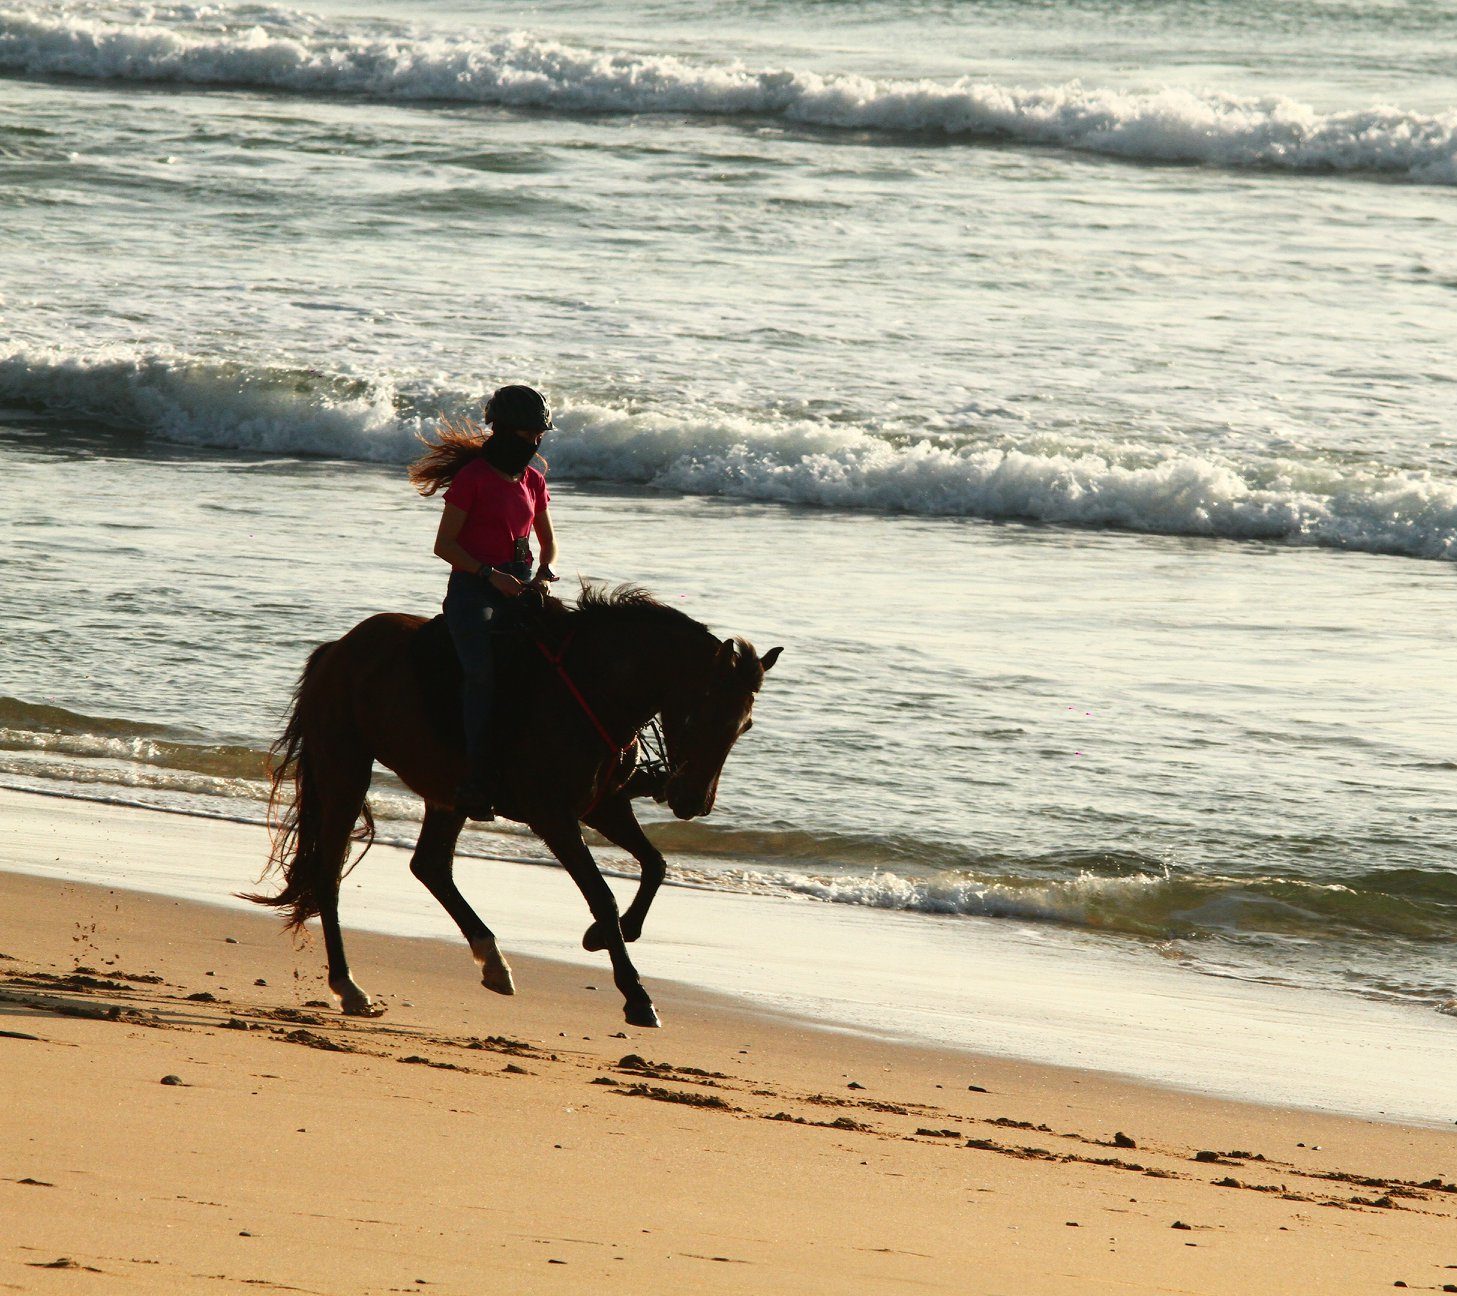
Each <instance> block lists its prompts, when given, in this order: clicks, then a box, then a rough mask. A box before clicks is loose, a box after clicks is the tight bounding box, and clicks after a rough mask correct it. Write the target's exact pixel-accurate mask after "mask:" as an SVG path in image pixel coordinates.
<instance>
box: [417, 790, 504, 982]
mask: <svg viewBox="0 0 1457 1296" xmlns="http://www.w3.org/2000/svg"><path fill="white" fill-rule="evenodd" d="M464 823H465V818H464V816H463V815H461V814H459V813H457V812H456V811H455V810H444V809H441V808H440V807H439V806H427V807H426V810H425V822H424V823H423V824H422V825H421V827H420V839H419V841H417V842H416V843H415V853H414V855H412V856H411V857H410V872H411V873H413V874H414V875H415V876H416V877H417V878H419V879H420V881H421V882H423V883H424V884H425V888H426V890H428V891H429V892H430V894H431V895H433V896H434V897H435V898H436V899H437V900H438V901H440V904H441V907H442V908H443V909H444V910H445V912H446V913H448V914H449V915H450V916H451V917H452V918H454V919H455V925H456V926H457V927H459V928H460V934H461V935H462V936H464V937H465V938H466V940H468V941H469V942H470V950H471V953H472V954H473V955H474V956H475V960H476V966H477V967H478V968H480V970H481V984H482V985H483V986H485V987H486V989H487V990H494V991H495V992H496V993H497V994H503V995H510V994H515V993H516V983H515V982H514V981H513V980H512V979H511V967H510V965H509V964H508V963H507V962H506V960H505V958H503V957H502V955H501V951H500V950H499V949H498V948H497V947H496V937H495V936H494V935H493V934H492V932H491V929H490V928H489V927H487V926H486V924H485V923H483V922H482V921H481V920H480V918H479V917H478V916H477V915H476V911H475V910H474V909H472V908H471V907H470V905H469V903H467V901H466V898H465V897H464V896H463V895H461V893H460V891H459V889H458V888H457V887H456V885H455V870H454V865H455V843H456V839H457V838H458V837H459V836H460V830H461V827H462V825H463V824H464Z"/></svg>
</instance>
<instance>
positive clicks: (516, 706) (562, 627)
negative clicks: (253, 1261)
mask: <svg viewBox="0 0 1457 1296" xmlns="http://www.w3.org/2000/svg"><path fill="white" fill-rule="evenodd" d="M521 597H522V598H523V599H530V600H531V601H530V603H524V604H523V605H522V608H521V611H522V613H523V615H522V617H521V618H520V620H519V621H518V622H517V624H516V625H514V626H512V627H511V628H510V629H509V630H503V631H502V632H501V633H500V634H499V635H498V636H497V638H496V652H495V664H496V727H497V730H498V732H500V733H502V734H507V733H510V732H512V731H513V730H514V729H515V728H516V725H517V722H518V720H519V713H520V707H521V703H522V701H523V700H524V699H525V698H528V697H530V696H532V694H533V693H535V691H536V690H537V689H538V688H539V687H540V686H541V677H542V676H543V675H544V673H545V669H546V663H545V659H544V658H543V656H542V654H541V651H540V649H539V648H538V647H537V645H538V643H540V644H545V645H546V647H547V648H549V649H551V650H553V651H555V650H556V649H557V648H559V647H560V645H561V643H562V641H563V639H564V638H565V636H566V627H567V624H568V619H567V618H568V612H567V608H566V605H565V604H564V603H562V602H561V601H560V600H559V599H555V598H553V597H551V595H549V594H546V595H540V596H539V597H538V596H536V595H533V594H523V595H522V596H521ZM409 651H410V662H411V666H412V668H413V670H414V674H415V681H416V683H417V684H418V686H419V688H420V693H421V696H422V697H423V698H424V701H425V710H426V713H427V714H428V715H429V716H430V717H431V720H432V722H433V723H434V724H435V726H436V727H437V731H438V732H439V734H440V736H441V737H442V738H448V739H450V740H451V741H452V742H454V743H455V744H457V745H460V744H463V743H464V742H465V735H464V733H463V731H462V726H461V718H460V675H461V672H460V661H459V659H458V658H457V657H456V655H455V644H454V643H453V642H452V641H451V638H450V627H449V626H447V625H446V624H445V617H444V615H439V616H434V617H431V618H430V620H428V621H427V622H425V624H424V625H422V626H421V627H420V628H419V629H418V630H417V631H416V632H415V633H414V635H413V636H412V637H411V640H410V650H409Z"/></svg>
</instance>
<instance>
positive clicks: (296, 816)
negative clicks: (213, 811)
mask: <svg viewBox="0 0 1457 1296" xmlns="http://www.w3.org/2000/svg"><path fill="white" fill-rule="evenodd" d="M333 647H334V644H332V643H326V644H320V645H319V646H318V647H317V648H315V649H314V651H313V652H312V653H310V654H309V660H308V663H307V664H306V665H305V666H304V670H303V674H302V675H300V676H299V682H298V687H297V688H296V689H294V694H293V706H292V708H291V709H290V711H289V715H288V723H287V724H286V725H285V726H284V730H283V733H282V734H280V735H279V738H278V741H277V742H275V743H274V744H273V746H272V747H271V748H270V749H269V752H268V763H267V766H266V769H267V772H268V778H269V782H270V787H269V791H268V832H269V836H270V838H271V841H272V846H271V849H270V850H269V852H268V863H267V865H266V866H265V867H264V870H263V877H265V878H266V877H267V876H268V875H269V874H271V873H273V872H275V871H277V872H279V873H281V874H282V875H283V882H284V886H283V890H282V891H280V892H279V893H278V894H277V895H271V896H270V895H259V894H256V893H240V896H239V898H240V899H243V900H252V901H253V902H254V903H255V904H261V905H268V906H270V907H271V908H274V909H282V910H284V911H285V915H286V919H285V921H286V925H287V927H288V928H289V930H291V931H297V930H298V929H299V928H301V927H302V926H303V925H304V923H306V922H307V921H308V920H309V919H310V918H313V917H314V916H316V915H317V914H318V912H319V896H320V894H321V892H323V891H324V890H325V889H329V890H333V891H337V890H338V886H339V880H340V878H341V877H342V876H343V875H344V874H345V873H347V872H348V870H349V868H352V867H353V865H352V864H350V865H348V867H346V864H348V849H347V843H345V850H344V851H343V852H340V851H338V850H331V849H329V848H328V847H327V846H326V845H325V843H324V840H323V828H324V795H323V792H322V790H321V788H320V786H319V776H318V770H317V768H316V766H317V753H316V751H315V750H314V745H313V744H312V743H310V742H308V741H307V740H306V739H305V736H304V712H305V710H306V709H307V708H308V707H309V706H310V705H312V704H313V703H314V700H315V692H316V690H317V687H318V673H319V667H320V664H321V663H322V661H323V659H324V656H325V654H327V653H328V651H329V650H330V649H331V648H333ZM350 838H351V839H352V840H353V841H362V842H363V843H364V850H362V851H360V852H359V855H358V856H357V857H356V859H355V860H354V863H355V864H357V863H358V862H359V860H361V859H363V858H364V854H365V851H367V850H369V848H370V847H371V846H372V845H373V844H374V815H373V814H372V813H371V811H370V808H369V802H368V801H364V802H362V804H361V805H360V808H359V812H358V820H357V822H356V824H355V826H354V828H353V831H352V832H351V833H350ZM260 880H261V879H260Z"/></svg>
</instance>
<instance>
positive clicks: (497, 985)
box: [481, 963, 516, 995]
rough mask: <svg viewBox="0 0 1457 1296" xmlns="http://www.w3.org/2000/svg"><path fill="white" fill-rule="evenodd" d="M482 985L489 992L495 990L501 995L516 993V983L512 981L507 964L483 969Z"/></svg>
mask: <svg viewBox="0 0 1457 1296" xmlns="http://www.w3.org/2000/svg"><path fill="white" fill-rule="evenodd" d="M481 984H482V985H483V986H485V987H486V989H487V990H494V991H495V992H496V993H497V994H499V995H513V994H515V993H516V982H515V981H513V980H512V979H511V969H510V968H509V967H507V966H506V964H505V963H500V964H497V965H496V966H494V967H483V968H482V969H481Z"/></svg>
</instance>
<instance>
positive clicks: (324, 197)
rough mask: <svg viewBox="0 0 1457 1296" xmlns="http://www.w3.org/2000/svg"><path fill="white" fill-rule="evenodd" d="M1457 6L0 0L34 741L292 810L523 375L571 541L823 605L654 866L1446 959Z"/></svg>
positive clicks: (1186, 959)
mask: <svg viewBox="0 0 1457 1296" xmlns="http://www.w3.org/2000/svg"><path fill="white" fill-rule="evenodd" d="M1454 40H1457V11H1454V10H1453V9H1452V7H1451V6H1448V5H1443V4H1439V3H1402V2H1399V0H1384V2H1362V0H1348V2H1341V0H1330V2H1325V0H1305V2H1303V3H1290V4H1281V5H1279V6H1268V5H1256V4H1253V3H1242V2H1240V0H1202V2H1196V0H1189V2H1187V3H1162V2H1161V3H1155V2H1154V0H1122V2H1117V0H1083V2H1080V3H1069V4H1053V3H1012V2H1011V0H1002V2H1001V3H974V2H972V0H942V2H940V3H915V2H914V0H905V2H902V3H891V2H889V0H886V2H884V3H875V2H872V0H864V2H860V3H849V2H845V3H826V2H822V0H754V2H753V3H738V4H726V5H718V6H713V7H712V8H711V9H705V8H704V7H702V6H689V5H685V4H682V3H678V2H672V0H665V2H663V3H656V4H649V5H644V6H637V7H633V6H621V5H613V4H607V5H603V4H594V5H590V6H589V5H584V4H572V3H547V4H540V5H533V6H531V7H529V8H516V7H513V6H508V5H491V4H466V3H449V4H447V3H425V4H420V3H412V4H408V5H406V4H404V3H402V2H401V0H395V3H389V2H388V0H358V3H331V4H315V5H313V6H311V7H309V8H303V9H294V8H286V7H281V6H275V5H266V4H187V5H179V4H153V3H148V4H130V3H90V2H87V3H72V2H62V3H39V2H38V0H0V519H3V523H4V534H5V540H4V543H3V545H0V589H3V590H4V609H5V618H6V619H5V629H4V631H3V634H0V784H3V785H5V786H9V787H14V788H23V789H24V788H29V789H41V790H47V791H53V792H60V793H62V794H65V795H70V796H77V797H97V798H101V799H112V800H119V801H125V802H128V803H132V804H141V805H160V806H165V807H168V808H173V809H190V810H194V811H196V812H198V813H206V814H214V815H225V816H229V817H237V818H244V819H248V818H258V817H260V816H261V813H262V802H261V796H262V784H261V782H260V779H259V765H260V757H261V753H262V751H263V750H264V749H265V748H266V747H267V745H268V743H269V742H270V741H271V739H272V738H273V736H274V735H275V734H276V732H277V731H278V728H279V726H280V723H281V716H282V712H283V708H284V706H285V704H286V701H287V698H288V694H289V690H290V688H291V686H292V682H293V679H294V678H295V676H296V674H297V672H298V670H299V668H300V667H301V665H302V662H303V660H304V658H305V656H306V655H307V652H308V651H309V649H310V648H311V647H312V645H314V644H315V643H317V642H319V641H321V640H324V639H328V638H332V637H335V636H337V635H338V634H340V633H342V632H343V631H344V630H345V629H347V628H348V627H349V626H350V625H352V624H353V623H354V622H355V621H356V620H358V619H359V618H361V617H362V616H364V615H366V614H369V613H372V612H375V611H379V610H382V609H387V608H389V609H399V610H408V611H417V612H428V611H430V610H431V609H432V608H433V607H434V606H435V605H436V604H437V603H438V600H439V597H440V595H441V593H442V592H443V583H444V570H443V568H442V567H441V564H439V563H438V561H436V560H435V559H433V558H432V557H431V555H430V552H429V549H430V541H431V537H432V536H433V532H434V526H435V521H436V516H437V511H438V507H439V506H438V504H437V503H435V502H433V501H421V500H419V499H418V498H417V497H415V496H414V495H413V493H412V492H411V491H410V489H409V487H408V485H407V483H406V482H405V480H404V477H403V472H402V468H403V465H404V464H405V463H406V462H407V461H408V460H409V459H410V457H411V456H412V454H413V453H414V449H415V447H416V441H415V438H416V435H417V434H418V433H419V432H421V431H423V430H428V428H429V426H430V425H431V422H432V420H433V419H434V418H436V417H437V416H438V415H439V414H441V413H442V412H444V413H450V414H460V413H468V412H470V411H472V410H474V409H476V408H477V407H478V406H479V403H480V402H481V400H482V399H483V398H484V396H485V395H487V394H488V393H489V391H490V390H491V389H492V388H493V387H494V386H496V385H497V384H498V383H501V382H505V381H526V382H531V383H534V384H537V385H539V386H541V387H542V388H543V389H544V390H546V391H547V392H548V394H549V395H550V397H551V399H552V402H553V404H554V406H555V407H556V409H557V411H558V424H559V430H558V431H557V432H556V433H554V434H553V435H552V436H551V437H550V438H549V441H548V444H547V446H546V451H547V454H548V457H549V459H550V462H551V470H550V480H551V482H552V486H553V491H554V495H555V500H556V503H555V506H554V516H555V518H556V523H557V529H558V532H559V533H560V535H561V537H562V540H563V565H564V567H565V569H566V571H567V572H569V573H580V574H581V575H582V576H583V577H585V578H588V579H593V580H601V581H608V582H615V581H624V580H633V581H639V582H641V583H643V584H646V585H647V586H649V587H650V588H652V589H653V590H655V591H656V592H657V593H658V594H659V595H660V596H661V597H662V598H663V599H664V600H665V601H668V602H671V603H674V604H675V605H677V606H681V607H683V608H684V609H685V610H687V611H689V612H690V613H691V614H693V615H695V616H698V617H700V618H701V619H703V620H705V621H706V622H708V623H709V624H710V625H712V626H713V627H714V628H715V629H716V630H719V631H721V632H723V633H726V634H727V633H743V634H747V635H748V636H749V637H751V638H752V639H753V640H754V641H755V642H756V643H757V644H758V646H759V647H760V648H761V649H765V648H768V647H770V646H771V645H773V644H778V643H782V644H784V645H785V654H784V657H783V659H782V662H781V664H780V665H779V666H778V667H777V668H776V669H775V671H774V673H773V674H772V675H771V676H770V678H769V681H768V684H767V686H766V689H765V692H764V694H763V696H762V700H761V702H760V704H759V707H758V711H757V714H756V725H755V729H754V732H753V734H752V735H750V736H749V737H747V738H746V739H745V740H744V741H743V742H742V743H741V745H740V747H739V748H738V749H737V750H736V752H735V754H734V755H733V757H732V758H731V761H730V764H729V767H728V770H727V773H726V776H725V779H724V783H723V788H722V793H721V800H720V805H719V809H718V810H717V811H716V812H715V814H714V815H713V816H712V817H711V818H710V819H708V820H705V821H701V822H696V823H692V824H679V823H676V822H672V821H667V822H664V821H663V820H662V816H661V814H660V813H659V812H657V811H655V810H653V809H651V808H645V809H644V815H645V817H646V818H649V819H652V820H653V824H652V827H651V829H650V831H651V832H652V833H653V835H654V836H655V837H656V838H657V839H658V840H659V842H660V843H661V844H662V845H663V847H664V849H665V850H666V851H667V852H668V854H669V855H670V858H671V860H672V861H673V865H674V871H675V876H676V877H677V878H679V879H680V880H684V881H687V882H689V883H691V884H693V885H697V886H702V887H710V888H717V889H727V890H734V891H740V892H746V893H750V894H755V893H763V894H772V895H774V896H777V897H797V898H799V899H800V900H801V901H802V902H803V903H804V904H806V905H809V904H812V903H836V904H843V905H850V906H858V907H861V908H863V909H866V910H871V911H875V910H896V911H901V912H903V913H908V914H911V915H922V916H923V917H924V919H925V921H926V923H927V924H931V923H933V922H934V923H935V924H936V928H935V930H936V939H937V940H938V941H940V940H943V939H945V927H944V924H945V923H946V922H947V921H954V922H955V923H957V924H959V927H958V931H959V933H960V937H961V938H964V939H965V940H966V941H969V942H970V941H975V940H977V938H978V934H979V933H985V932H986V931H987V930H988V927H987V924H990V923H1002V924H1009V923H1010V924H1021V925H1026V926H1029V927H1034V928H1036V929H1038V930H1039V931H1042V932H1044V933H1045V934H1046V936H1047V937H1048V939H1050V940H1053V941H1056V940H1058V939H1059V938H1060V934H1061V935H1065V936H1066V938H1067V941H1068V945H1067V949H1068V957H1069V958H1075V957H1077V951H1078V949H1080V948H1085V946H1086V942H1088V941H1090V940H1091V941H1095V942H1103V943H1105V944H1106V945H1107V946H1108V948H1109V949H1116V950H1118V951H1120V952H1124V953H1128V954H1129V955H1130V956H1133V957H1143V958H1147V959H1149V960H1157V961H1158V962H1159V963H1160V964H1161V965H1167V964H1170V963H1172V964H1176V965H1179V966H1182V967H1184V968H1187V969H1188V970H1189V971H1190V972H1191V974H1197V973H1204V974H1209V975H1217V976H1224V977H1236V978H1243V979H1250V980H1264V981H1277V982H1283V983H1288V984H1293V985H1296V986H1306V987H1320V988H1321V989H1324V990H1331V989H1334V990H1337V991H1340V992H1342V993H1346V994H1350V995H1355V996H1365V997H1376V998H1383V999H1387V1000H1391V1001H1395V1002H1398V1003H1403V1004H1407V1005H1410V1006H1411V1008H1412V1010H1413V1011H1414V1012H1424V1013H1428V1014H1430V1013H1431V1012H1433V1011H1434V1010H1435V1011H1444V1010H1445V1011H1447V1012H1452V1011H1453V1010H1454V1007H1453V1006H1454V1001H1457V967H1454V962H1453V957H1452V949H1453V942H1454V939H1457V847H1454V845H1453V843H1454V840H1457V747H1454V734H1457V701H1454V696H1453V690H1452V684H1451V681H1452V678H1453V669H1454V665H1457V661H1454V651H1453V649H1452V646H1451V636H1450V626H1451V606H1452V599H1453V597H1454V594H1457V587H1454V576H1457V569H1454V562H1457V422H1454V417H1453V414H1452V410H1453V408H1454V394H1457V391H1454V383H1457V366H1454V362H1453V358H1452V357H1453V342H1454V337H1453V327H1452V316H1453V307H1454V305H1457V215H1454V206H1453V203H1454V192H1457V95H1454V93H1453V90H1452V82H1451V78H1450V61H1449V60H1448V59H1447V58H1446V57H1445V54H1444V51H1449V50H1450V49H1451V48H1452V47H1453V42H1454ZM376 803H377V808H378V810H379V812H380V814H381V819H382V823H383V830H384V834H385V835H386V836H387V837H390V838H392V839H395V840H401V841H406V840H408V839H409V837H410V835H411V831H412V828H413V823H414V821H415V819H416V818H417V816H418V811H417V808H416V807H415V806H413V805H412V804H411V802H410V800H409V798H407V797H406V796H403V795H402V794H401V790H400V789H399V787H398V785H394V784H392V783H391V781H390V780H389V779H388V778H381V779H380V781H379V783H378V785H377V792H376ZM466 849H467V850H468V851H474V852H476V853H486V854H503V853H504V854H506V855H508V856H510V857H512V858H518V859H521V860H523V861H538V862H539V861H541V860H542V858H543V856H542V852H541V849H540V848H539V846H536V845H534V844H533V842H532V841H531V840H530V839H529V838H527V837H526V836H525V835H523V834H521V833H517V832H514V831H512V830H511V829H510V828H508V827H502V828H501V829H499V830H490V831H485V830H472V831H471V832H470V833H469V834H468V836H467V846H466ZM603 856H604V859H605V860H606V861H607V862H608V863H609V864H611V865H612V866H613V867H621V863H622V861H621V860H620V859H619V858H618V857H616V856H615V855H614V854H613V853H612V852H610V851H608V852H603ZM260 864H261V860H260ZM227 881H228V883H229V885H230V886H231V884H233V883H237V884H238V885H242V884H245V883H247V882H249V881H251V879H246V878H243V879H228V880H227ZM346 917H347V915H346ZM898 921H902V920H898ZM927 931H928V933H929V931H930V927H929V926H928V928H927ZM928 939H929V936H928Z"/></svg>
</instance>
